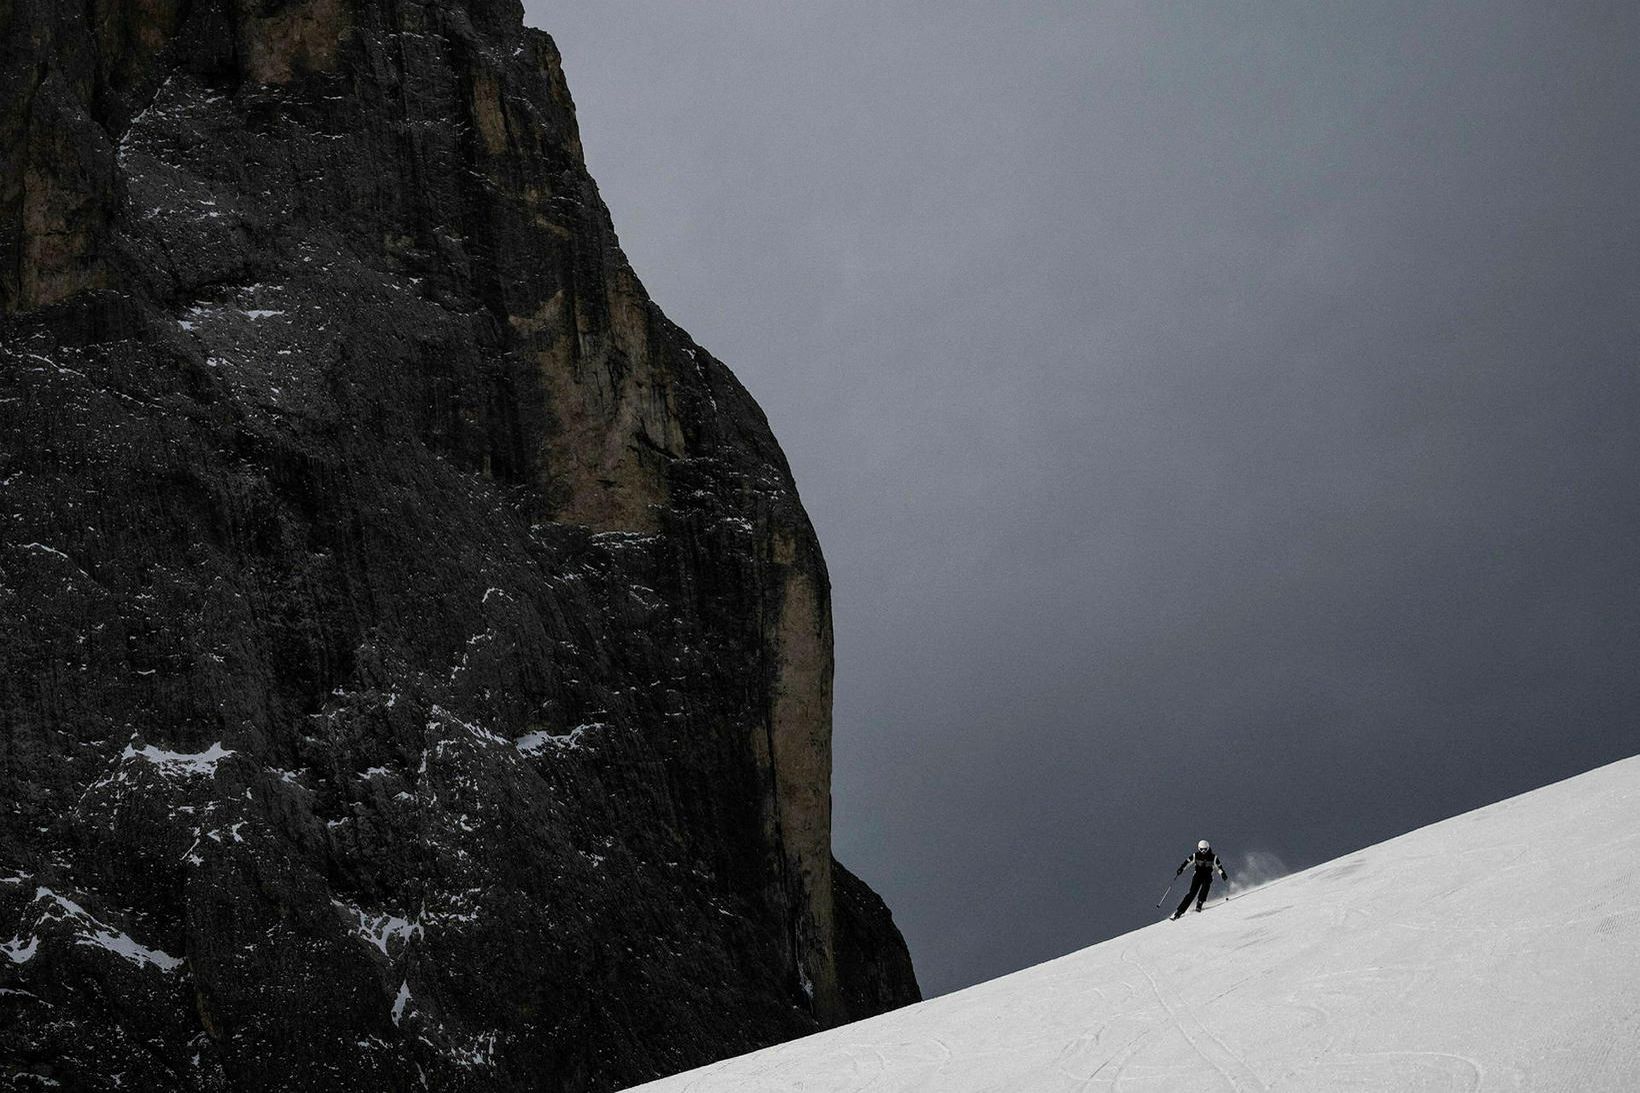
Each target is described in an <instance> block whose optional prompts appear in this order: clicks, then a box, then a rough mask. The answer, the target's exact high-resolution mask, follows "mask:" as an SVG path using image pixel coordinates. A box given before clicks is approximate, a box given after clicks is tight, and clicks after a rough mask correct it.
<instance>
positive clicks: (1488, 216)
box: [527, 0, 1640, 993]
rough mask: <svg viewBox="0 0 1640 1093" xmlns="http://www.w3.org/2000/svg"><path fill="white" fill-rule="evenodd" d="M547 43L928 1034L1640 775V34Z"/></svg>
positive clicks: (839, 22)
mask: <svg viewBox="0 0 1640 1093" xmlns="http://www.w3.org/2000/svg"><path fill="white" fill-rule="evenodd" d="M527 7H528V11H529V21H530V22H531V23H533V24H534V25H537V26H540V27H542V28H544V29H546V30H547V31H549V32H550V33H552V34H553V35H554V36H555V38H556V39H557V41H558V44H559V46H560V48H561V49H562V51H563V54H564V59H565V67H566V69H567V71H568V75H569V81H570V87H571V90H572V91H573V93H574V94H575V97H576V102H577V106H578V109H579V113H580V119H581V126H582V136H583V140H584V144H585V147H586V151H587V158H588V161H589V163H590V165H591V168H592V171H593V174H594V175H595V177H597V179H598V181H599V183H600V185H601V187H602V190H603V193H604V195H605V198H606V200H607V201H608V202H609V205H610V207H611V209H612V210H613V213H614V216H615V223H616V227H617V229H618V230H619V232H620V235H621V240H622V243H623V245H624V246H625V248H626V251H627V253H628V255H629V256H630V257H631V259H632V261H633V264H634V265H635V266H636V268H637V270H638V272H639V274H640V276H641V277H642V278H643V279H644V281H645V283H646V284H647V286H648V287H649V289H650V291H651V293H652V294H653V295H654V297H655V298H656V300H657V301H658V302H659V303H660V304H661V306H662V307H664V308H665V309H666V311H667V313H668V314H669V315H670V316H671V317H672V318H673V319H674V320H676V321H677V322H679V323H680V324H682V325H683V326H684V327H686V328H687V329H689V330H690V331H691V333H693V334H694V335H695V336H696V338H698V339H699V340H700V341H701V342H702V343H703V344H705V345H706V346H708V347H709V348H710V349H711V350H712V351H713V352H714V353H715V354H717V355H718V356H720V357H721V358H723V359H724V360H725V361H726V362H727V363H728V364H729V365H730V366H731V367H732V368H733V369H735V371H736V372H737V374H738V375H739V376H740V377H741V378H742V380H744V381H745V383H746V384H747V386H748V387H749V388H750V389H751V391H752V393H753V394H754V395H755V396H756V397H757V398H758V400H759V401H760V402H761V403H762V404H763V406H764V408H765V409H766V410H767V411H768V414H769V417H770V420H771V421H772V423H773V425H774V428H775V432H776V435H777V436H778V437H779V438H780V440H781V443H782V445H783V446H784V447H785V449H786V452H787V454H788V455H789V457H790V459H791V462H792V465H793V469H794V471H795V472H796V475H797V479H798V485H799V487H800V488H801V489H802V492H803V496H804V499H805V502H806V503H807V505H808V508H809V511H810V512H811V514H812V515H813V517H814V520H815V523H816V526H817V527H818V529H819V533H820V538H821V543H822V545H823V546H824V548H825V551H826V555H827V558H828V561H829V563H830V567H831V573H832V581H833V602H834V610H835V614H836V629H837V653H838V660H837V664H838V677H837V719H836V735H835V749H836V773H835V779H834V798H835V801H836V844H837V849H838V854H839V857H841V858H842V859H843V861H844V862H845V863H847V864H848V865H849V866H850V867H851V868H853V869H855V870H856V871H857V872H859V873H860V874H861V875H862V876H864V877H865V878H866V879H867V880H868V881H869V882H871V883H872V884H873V886H875V887H876V888H877V889H878V890H879V891H881V892H882V893H883V894H884V896H885V897H886V898H887V899H888V900H889V902H890V905H891V906H892V907H893V908H894V911H895V914H896V918H897V920H898V921H899V922H900V924H901V926H902V927H903V928H904V930H905V932H906V935H907V939H908V941H909V942H910V944H911V948H912V954H913V957H914V958H915V959H916V961H917V965H918V970H919V973H920V975H921V977H922V980H923V983H924V986H925V989H926V990H928V991H929V992H930V993H937V992H941V991H945V990H949V989H952V988H954V987H958V986H962V985H965V984H967V983H970V982H973V981H976V980H979V979H982V978H987V977H990V976H993V975H996V974H999V973H1002V972H1005V971H1009V970H1012V969H1014V968H1017V967H1020V966H1023V965H1025V964H1028V963H1032V962H1035V961H1037V960H1040V959H1043V958H1046V957H1049V956H1053V955H1056V954H1059V953H1062V952H1066V951H1069V950H1070V949H1073V948H1076V947H1079V946H1081V945H1084V944H1088V943H1091V942H1093V941H1096V940H1100V939H1102V938H1105V937H1108V936H1111V935H1113V934H1116V933H1119V932H1122V931H1124V930H1127V929H1130V928H1132V927H1135V926H1138V925H1141V924H1143V923H1145V922H1147V921H1150V920H1151V919H1152V918H1154V917H1155V916H1156V913H1155V911H1154V909H1153V904H1154V901H1155V899H1156V897H1157V896H1158V895H1159V894H1160V893H1161V889H1162V887H1163V885H1164V884H1165V883H1166V882H1167V880H1168V879H1169V878H1170V877H1171V876H1172V868H1173V866H1174V865H1175V864H1176V863H1177V862H1178V860H1179V859H1180V858H1181V857H1182V856H1183V855H1184V853H1185V852H1186V851H1187V850H1188V848H1189V847H1190V846H1191V845H1193V844H1194V842H1195V840H1196V839H1198V838H1201V837H1203V836H1206V837H1209V838H1212V839H1214V841H1215V843H1216V844H1217V845H1219V846H1220V847H1221V849H1222V850H1223V851H1224V852H1226V854H1227V856H1228V860H1229V861H1230V863H1231V864H1232V866H1234V865H1235V863H1236V862H1237V860H1238V855H1239V854H1240V853H1243V852H1248V851H1259V852H1263V853H1268V854H1274V855H1277V856H1278V857H1279V858H1280V859H1281V860H1283V861H1285V862H1286V863H1287V864H1288V865H1289V866H1293V867H1299V866H1304V865H1308V864H1313V863H1314V862H1316V861H1320V860H1323V859H1326V858H1328V857H1332V856H1335V855H1337V854H1339V853H1342V852H1345V851H1348V850H1350V849H1353V848H1355V847H1357V846H1360V845H1363V844H1366V843H1369V842H1374V841H1378V840H1380V839H1383V838H1386V837H1389V836H1391V835H1394V834H1397V833H1399V832H1401V831H1403V830H1406V829H1408V828H1410V827H1413V826H1417V825H1420V824H1423V823H1426V822H1429V821H1432V820H1436V819H1439V818H1442V817H1445V816H1447V815H1450V814H1452V813H1454V812H1457V811H1461V810H1463V809H1467V808H1470V807H1473V806H1476V805H1479V804H1482V803H1485V802H1488V801H1492V800H1496V799H1498V798H1500V797H1503V796H1507V795H1509V794H1512V793H1515V792H1518V791H1521V790H1525V789H1528V788H1531V787H1534V786H1537V785H1541V784H1543V783H1545V782H1548V781H1551V780H1554V779H1557V778H1560V777H1563V776H1567V775H1570V774H1573V773H1576V772H1578V771H1581V770H1584V769H1587V768H1589V767H1591V766H1594V765H1597V764H1599V763H1602V762H1606V761H1609V760H1612V759H1616V758H1618V757H1621V756H1624V755H1629V754H1633V753H1634V752H1636V751H1637V750H1640V672H1637V670H1636V668H1637V665H1640V567H1637V566H1636V564H1635V556H1636V553H1637V543H1636V538H1637V534H1640V486H1637V482H1636V468H1637V467H1640V420H1637V419H1640V201H1637V199H1636V196H1635V195H1637V194H1640V109H1637V108H1636V104H1637V103H1640V60H1637V53H1636V49H1635V46H1636V44H1637V43H1640V8H1637V7H1636V5H1634V4H1632V3H1628V2H1624V3H1604V4H1603V3H1570V2H1556V3H1552V4H1550V3H1542V2H1531V3H1514V2H1505V0H1496V2H1491V3H1476V4H1457V3H1429V4H1398V3H1377V2H1375V3H1367V4H1362V3H1291V4H1257V5H1254V4H1242V3H1230V4H1219V3H1214V4H1208V3H1198V4H1182V3H1180V4H1171V3H1169V4H1160V3H1149V2H1143V3H1141V2H1131V3H1092V2H1082V3H1071V2H1063V0H1062V2H1045V0H1043V2H1018V0H1015V2H1010V3H1007V4H1002V3H987V4H978V3H963V2H949V0H947V2H942V3H916V2H908V0H877V2H873V3H864V2H861V3H841V2H833V3H826V2H812V0H811V2H809V3H803V4H797V3H775V2H767V0H765V2H751V0H743V2H731V0H691V2H689V3H678V2H677V0H599V2H597V3H591V2H581V3H547V2H542V0H532V2H531V3H529V4H528V5H527Z"/></svg>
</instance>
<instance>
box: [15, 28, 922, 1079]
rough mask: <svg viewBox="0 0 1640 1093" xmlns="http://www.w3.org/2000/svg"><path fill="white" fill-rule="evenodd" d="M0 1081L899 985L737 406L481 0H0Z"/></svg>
mask: <svg viewBox="0 0 1640 1093" xmlns="http://www.w3.org/2000/svg"><path fill="white" fill-rule="evenodd" d="M0 311H3V317H0V324H3V325H0V618H3V620H4V624H5V625H4V627H3V628H0V1082H5V1083H7V1084H8V1087H16V1088H30V1089H32V1088H36V1087H37V1086H39V1085H41V1084H45V1082H46V1081H47V1080H49V1081H56V1082H59V1083H61V1084H62V1085H63V1086H64V1087H67V1088H76V1089H82V1088H83V1089H99V1088H114V1087H115V1086H117V1085H120V1086H123V1087H124V1088H151V1089H168V1088H181V1089H236V1090H238V1089H246V1090H253V1089H296V1088H324V1089H393V1088H406V1087H418V1088H419V1087H421V1085H422V1084H423V1083H425V1084H426V1085H427V1086H429V1087H431V1088H445V1089H467V1088H470V1089H526V1088H528V1089H609V1088H617V1087H619V1086H621V1085H623V1084H627V1083H629V1082H633V1081H637V1080H640V1079H643V1078H647V1077H652V1076H656V1075H659V1074H662V1073H667V1072H670V1071H673V1070H677V1069H680V1068H683V1067H687V1066H692V1065H696V1064H699V1063H703V1062H706V1061H708V1060H710V1059H712V1058H716V1057H719V1056H721V1055H725V1054H730V1053H734V1052H739V1051H744V1050H747V1049H750V1048H753V1047H756V1046H760V1045H762V1044H766V1043H770V1042H773V1041H775V1040H779V1039H782V1038H786V1037H790V1036H793V1035H797V1034H801V1033H805V1032H809V1031H812V1030H814V1029H815V1028H818V1027H821V1026H824V1025H828V1024H834V1023H837V1022H839V1021H842V1020H846V1019H849V1018H853V1017H858V1016H863V1015H866V1014H868V1013H872V1012H876V1011H878V1010H882V1009H884V1008H888V1007H891V1006H894V1005H898V1004H902V1003H904V1002H907V1001H911V1000H914V999H915V998H916V996H917V994H916V984H915V980H914V978H913V976H912V972H911V965H910V961H909V958H908V957H907V956H906V952H905V948H904V944H903V942H901V940H900V937H899V934H898V933H897V931H896V930H895V929H894V927H893V925H892V922H891V921H890V918H889V916H888V913H887V911H886V909H885V908H884V907H883V905H882V903H881V901H880V900H878V899H877V898H876V897H875V896H874V895H873V894H872V893H871V892H870V890H869V889H867V888H866V887H865V886H864V885H863V884H861V883H860V882H859V881H857V880H856V879H854V878H853V877H852V876H850V875H849V874H848V873H846V872H845V871H843V870H842V869H841V867H840V866H837V865H836V863H835V862H834V861H833V860H832V858H831V854H830V822H831V821H830V803H829V795H828V782H829V775H830V720H829V719H830V697H831V696H830V686H831V670H832V664H831V632H830V619H829V614H828V611H829V608H828V586H827V579H826V572H825V567H824V563H823V562H822V560H821V557H820V553H819V549H818V547H817V545H816V542H815V538H814V535H813V532H812V530H811V529H810V527H809V524H808V521H807V518H806V517H805V515H804V513H803V510H802V508H801V506H800V504H799V502H798V499H797V496H796V492H795V490H794V488H793V485H792V480H791V476H790V474H789V472H788V470H787V468H786V465H785V461H784V459H783V457H782V456H781V453H780V451H779V449H778V447H777V446H776V444H775V442H774V440H773V438H772V436H771V435H770V433H769V429H768V426H767V423H766V422H765V420H764V418H763V416H762V414H761V412H760V411H759V410H758V408H757V406H756V405H755V404H754V403H753V402H752V400H751V399H750V398H749V396H748V395H747V394H746V393H745V391H744V390H743V389H742V388H741V387H740V386H739V384H738V383H737V382H736V381H735V379H734V377H733V376H731V375H730V374H729V372H728V371H727V370H726V369H725V368H724V367H723V366H722V365H721V364H720V363H719V362H717V361H716V360H714V359H713V358H712V357H711V356H710V355H709V354H707V353H706V352H705V351H704V350H702V349H701V348H700V347H698V346H696V345H695V344H694V343H693V342H692V341H691V340H690V339H689V337H688V335H686V334H685V333H684V332H683V331H682V330H680V329H679V328H678V327H676V326H674V325H673V324H672V323H670V322H669V321H668V320H667V319H666V317H665V316H663V315H662V314H661V313H660V312H659V310H658V309H656V308H655V307H654V305H653V304H651V303H650V302H649V300H648V298H647V296H646V295H645V293H644V291H643V288H642V286H641V285H640V284H639V282H638V280H637V278H636V277H635V276H634V274H633V272H632V271H631V269H630V268H629V267H628V266H627V264H626V261H625V259H624V258H623V257H622V255H621V253H620V251H619V249H618V246H617V243H616V240H615V236H614V233H613V231H612V229H611V227H610V223H609V217H608V214H607V212H606V210H605V209H604V207H603V205H602V203H601V202H600V200H599V198H598V196H597V192H596V190H595V188H594V186H593V183H592V181H591V179H590V178H589V177H588V176H587V174H586V171H585V167H584V164H583V162H582V157H581V154H580V146H579V142H578V139H577V135H576V129H575V120H574V115H573V110H572V106H571V103H570V98H569V94H568V91H567V90H566V88H565V86H564V82H563V78H562V73H561V70H560V67H559V63H558V57H557V53H556V51H555V49H554V47H553V45H552V42H551V40H550V39H549V38H548V37H547V36H546V35H545V34H542V33H539V32H537V31H533V30H529V29H525V28H523V27H522V25H521V14H520V10H519V8H518V6H517V5H516V4H512V3H506V2H500V0H468V2H456V0H446V2H444V3H424V2H415V0H307V2H280V0H194V2H188V0H87V2H86V3H84V4H81V5H66V4H61V3H59V2H57V0H0Z"/></svg>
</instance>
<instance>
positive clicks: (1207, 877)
mask: <svg viewBox="0 0 1640 1093" xmlns="http://www.w3.org/2000/svg"><path fill="white" fill-rule="evenodd" d="M1211 887H1213V874H1211V873H1203V874H1202V891H1201V895H1199V896H1197V897H1196V910H1198V911H1200V910H1201V909H1202V904H1204V903H1206V902H1207V890H1208V889H1209V888H1211ZM1190 890H1191V891H1192V892H1194V891H1195V890H1196V886H1195V885H1191V886H1190Z"/></svg>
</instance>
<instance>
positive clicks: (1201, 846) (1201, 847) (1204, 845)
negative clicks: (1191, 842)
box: [1196, 839, 1213, 850]
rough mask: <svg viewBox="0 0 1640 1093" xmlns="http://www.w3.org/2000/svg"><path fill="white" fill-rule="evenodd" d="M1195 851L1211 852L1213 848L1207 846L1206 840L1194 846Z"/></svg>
mask: <svg viewBox="0 0 1640 1093" xmlns="http://www.w3.org/2000/svg"><path fill="white" fill-rule="evenodd" d="M1196 849H1197V850H1211V849H1213V848H1212V847H1211V846H1208V845H1207V840H1206V839H1203V840H1202V841H1201V842H1199V843H1197V844H1196Z"/></svg>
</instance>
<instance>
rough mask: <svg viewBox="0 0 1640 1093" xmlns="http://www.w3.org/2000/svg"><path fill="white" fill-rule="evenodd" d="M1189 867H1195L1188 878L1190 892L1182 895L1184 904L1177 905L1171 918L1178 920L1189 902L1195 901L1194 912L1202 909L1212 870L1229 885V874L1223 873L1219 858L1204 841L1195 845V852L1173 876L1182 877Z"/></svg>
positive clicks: (1205, 900)
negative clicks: (1216, 871)
mask: <svg viewBox="0 0 1640 1093" xmlns="http://www.w3.org/2000/svg"><path fill="white" fill-rule="evenodd" d="M1191 865H1193V866H1195V867H1196V871H1195V873H1193V874H1191V877H1190V891H1188V892H1186V893H1185V894H1184V902H1183V903H1181V904H1179V909H1178V910H1177V911H1174V912H1173V915H1172V918H1178V917H1179V916H1180V915H1182V914H1184V913H1185V912H1186V911H1188V910H1189V909H1190V901H1191V900H1195V901H1196V910H1198V911H1200V910H1201V909H1202V904H1204V903H1206V902H1207V890H1208V889H1209V888H1211V887H1213V870H1215V869H1217V870H1218V871H1219V876H1221V877H1223V878H1224V882H1225V883H1226V884H1229V883H1230V874H1228V873H1226V872H1225V871H1224V865H1223V863H1221V862H1220V861H1219V856H1218V855H1217V854H1215V853H1213V848H1212V847H1211V846H1209V845H1207V840H1206V839H1203V840H1202V841H1201V842H1199V843H1197V844H1196V852H1195V853H1194V854H1192V855H1190V857H1188V858H1186V859H1185V860H1184V861H1182V862H1180V863H1179V868H1178V869H1177V870H1176V871H1175V872H1174V874H1173V875H1174V876H1175V877H1178V876H1182V875H1183V874H1184V870H1185V867H1186V866H1191Z"/></svg>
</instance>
